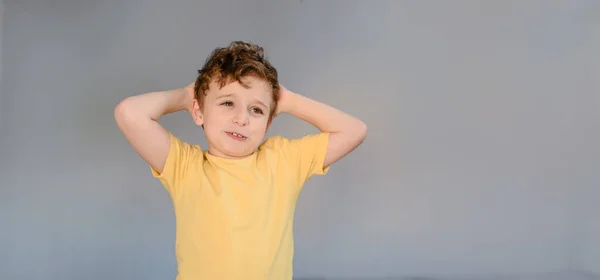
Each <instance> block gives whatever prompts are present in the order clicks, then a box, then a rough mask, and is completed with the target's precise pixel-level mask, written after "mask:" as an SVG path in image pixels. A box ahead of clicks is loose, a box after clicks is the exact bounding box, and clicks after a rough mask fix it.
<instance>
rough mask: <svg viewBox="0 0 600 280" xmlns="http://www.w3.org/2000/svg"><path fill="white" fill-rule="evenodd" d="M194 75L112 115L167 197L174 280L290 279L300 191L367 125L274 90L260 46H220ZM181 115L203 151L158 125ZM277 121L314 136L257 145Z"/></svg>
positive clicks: (121, 105)
mask: <svg viewBox="0 0 600 280" xmlns="http://www.w3.org/2000/svg"><path fill="white" fill-rule="evenodd" d="M198 72H199V76H198V78H197V80H196V81H195V82H194V83H192V84H190V85H188V86H187V87H185V88H180V89H174V90H170V91H161V92H151V93H146V94H141V95H137V96H131V97H128V98H126V99H124V100H123V101H121V102H120V103H119V104H118V105H117V107H116V108H115V119H116V122H117V124H118V126H119V128H120V129H121V131H122V132H123V134H124V135H125V137H126V139H127V140H128V141H129V143H130V144H131V145H132V146H133V148H134V149H135V151H136V152H137V153H138V154H139V155H140V156H141V157H142V158H143V159H144V160H145V161H146V162H147V163H148V164H149V165H150V168H151V172H152V175H153V176H154V177H156V178H158V179H159V180H160V181H161V183H162V184H163V186H164V187H165V188H166V190H167V191H168V192H169V194H170V196H171V198H172V201H173V206H174V209H175V217H176V221H177V222H176V224H177V225H176V256H177V263H178V275H177V279H178V280H192V279H193V280H196V279H209V280H225V279H277V280H284V279H292V258H293V252H294V242H293V233H292V226H293V217H294V209H295V206H296V199H297V198H298V195H299V193H300V190H301V188H302V186H303V184H304V182H305V181H306V180H307V179H309V178H310V177H311V176H312V175H316V174H325V173H326V172H327V170H328V168H329V166H330V165H331V164H333V163H334V162H336V161H338V160H339V159H341V158H342V157H344V156H345V155H347V154H348V153H350V152H351V151H352V150H354V149H355V148H356V147H357V146H358V145H360V144H361V143H362V142H363V140H364V139H365V136H366V133H367V127H366V125H365V124H364V123H363V122H362V121H360V120H358V119H356V118H354V117H352V116H350V115H348V114H345V113H343V112H341V111H339V110H337V109H334V108H332V107H330V106H328V105H325V104H322V103H319V102H317V101H314V100H311V99H309V98H306V97H304V96H301V95H299V94H296V93H293V92H291V91H289V90H287V89H286V88H284V87H283V86H281V85H280V84H279V82H278V79H277V71H276V70H275V68H274V67H273V66H271V64H270V63H269V62H268V61H267V60H266V59H265V58H264V55H263V49H262V48H261V47H259V46H257V45H253V44H250V43H246V42H240V41H236V42H232V43H231V44H230V45H229V46H227V47H224V48H217V49H215V50H214V51H213V53H212V54H211V55H210V56H209V58H208V59H207V61H206V63H205V65H204V66H203V68H202V69H201V70H199V71H198ZM180 110H187V111H188V112H189V113H190V115H191V116H192V119H193V120H194V122H195V123H196V124H197V125H198V126H201V127H202V128H203V129H204V132H205V135H206V139H207V149H203V147H200V146H199V145H191V144H188V143H185V142H183V141H181V140H180V139H178V138H177V137H175V136H174V135H172V134H171V133H170V132H168V131H167V130H166V129H165V128H163V127H162V126H161V125H160V124H159V123H158V122H157V120H158V119H159V118H160V117H161V116H162V115H164V114H168V113H172V112H176V111H180ZM281 113H288V114H292V115H294V116H296V117H298V118H300V119H302V120H305V121H307V122H309V123H311V124H313V125H314V126H316V127H317V128H318V129H319V130H320V131H321V132H320V133H317V134H311V135H307V136H304V137H300V138H295V139H287V138H284V137H280V136H275V137H270V138H268V139H266V140H265V141H264V142H262V141H263V138H264V137H265V134H266V131H267V129H268V128H269V126H270V124H271V121H272V120H273V118H274V117H275V116H277V115H278V114H281Z"/></svg>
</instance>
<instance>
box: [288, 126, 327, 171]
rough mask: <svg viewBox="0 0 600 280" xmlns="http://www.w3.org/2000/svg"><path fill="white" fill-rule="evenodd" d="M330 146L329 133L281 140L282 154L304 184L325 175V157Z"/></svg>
mask: <svg viewBox="0 0 600 280" xmlns="http://www.w3.org/2000/svg"><path fill="white" fill-rule="evenodd" d="M328 144H329V133H328V132H321V133H317V134H308V135H306V136H304V137H300V138H292V139H285V138H282V139H280V147H279V149H280V153H281V154H282V156H283V157H284V158H285V159H286V161H287V162H288V163H289V164H291V166H292V168H295V169H296V170H297V172H298V173H297V175H298V179H299V180H300V181H301V182H300V183H303V182H304V181H306V180H308V179H309V178H311V177H312V176H314V175H324V174H327V172H328V171H329V166H327V167H325V166H324V162H325V156H326V155H327V145H328Z"/></svg>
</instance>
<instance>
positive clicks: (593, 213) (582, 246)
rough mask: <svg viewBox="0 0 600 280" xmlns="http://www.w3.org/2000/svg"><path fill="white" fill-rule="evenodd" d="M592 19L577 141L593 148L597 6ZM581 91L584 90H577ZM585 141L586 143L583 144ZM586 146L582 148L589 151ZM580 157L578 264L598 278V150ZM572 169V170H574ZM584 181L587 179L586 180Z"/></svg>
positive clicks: (598, 122)
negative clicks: (583, 121)
mask: <svg viewBox="0 0 600 280" xmlns="http://www.w3.org/2000/svg"><path fill="white" fill-rule="evenodd" d="M595 5H596V8H595V9H594V10H595V11H594V12H595V16H594V17H592V18H589V22H590V23H592V25H591V26H590V28H588V29H587V30H588V31H589V33H588V34H589V39H590V40H589V44H587V45H588V46H589V47H588V48H583V49H584V50H585V52H586V53H588V57H587V59H586V63H585V64H582V65H583V66H584V67H585V68H586V69H587V71H588V72H587V73H588V75H587V78H586V79H587V80H589V81H590V82H591V83H590V85H591V91H590V98H589V99H588V100H589V101H590V103H591V106H592V109H593V110H589V111H587V113H584V112H585V111H583V112H581V113H580V114H582V117H585V118H587V119H588V120H589V122H588V124H589V127H588V128H587V129H586V130H585V131H584V132H583V133H582V134H580V139H582V140H581V141H582V142H583V143H589V145H591V144H592V143H594V144H595V145H596V147H597V146H598V143H600V133H599V131H600V110H599V109H600V56H599V55H598V50H600V12H599V9H598V7H600V3H599V2H596V4H595ZM580 90H581V91H583V90H584V89H583V88H580ZM584 139H585V140H584ZM589 145H584V146H587V147H589ZM581 153H585V155H586V158H588V159H589V160H588V162H590V163H591V164H590V165H589V166H585V167H584V166H581V167H580V168H578V169H579V170H578V176H577V177H578V178H579V179H581V180H580V181H576V182H573V185H574V186H578V187H581V192H580V193H579V195H578V196H576V197H575V200H574V201H575V204H576V205H577V209H578V211H579V212H578V215H579V219H578V222H579V223H578V230H577V233H578V234H579V236H578V237H577V241H578V243H577V245H576V248H577V250H578V252H579V253H578V254H577V256H578V257H579V259H578V260H577V263H578V264H579V265H580V269H582V270H584V271H588V272H590V273H593V274H595V275H598V276H600V182H599V181H598V180H597V179H596V180H594V178H598V174H599V173H600V171H599V170H600V149H599V148H595V149H592V150H585V149H581ZM574 169H575V167H574ZM586 178H587V179H586Z"/></svg>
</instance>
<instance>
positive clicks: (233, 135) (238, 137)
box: [225, 131, 248, 141]
mask: <svg viewBox="0 0 600 280" xmlns="http://www.w3.org/2000/svg"><path fill="white" fill-rule="evenodd" d="M225 133H226V134H227V135H229V137H231V138H233V139H235V140H238V141H240V140H241V141H243V140H246V139H248V137H246V136H244V135H241V134H239V133H235V132H229V131H227V132H225Z"/></svg>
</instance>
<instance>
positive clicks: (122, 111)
mask: <svg viewBox="0 0 600 280" xmlns="http://www.w3.org/2000/svg"><path fill="white" fill-rule="evenodd" d="M113 113H114V118H115V121H116V122H117V124H122V123H123V122H125V121H127V120H131V119H132V118H133V117H134V115H135V109H134V108H133V104H132V102H131V100H130V98H125V99H123V100H122V101H121V102H119V104H117V106H115V109H114V112H113Z"/></svg>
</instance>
